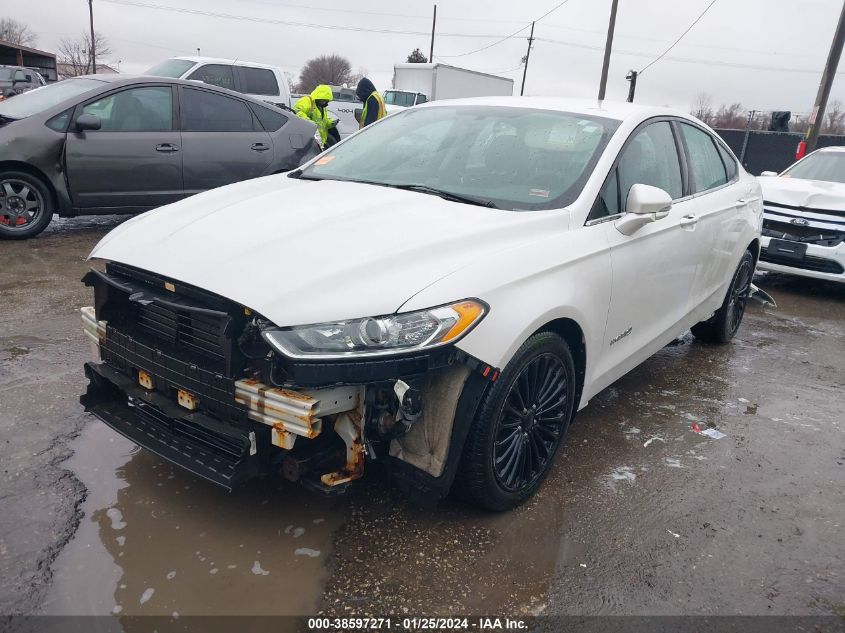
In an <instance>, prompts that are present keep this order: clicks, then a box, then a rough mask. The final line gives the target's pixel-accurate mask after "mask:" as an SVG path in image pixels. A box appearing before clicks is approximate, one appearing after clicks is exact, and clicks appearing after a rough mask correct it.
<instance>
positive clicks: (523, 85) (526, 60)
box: [519, 22, 534, 97]
mask: <svg viewBox="0 0 845 633" xmlns="http://www.w3.org/2000/svg"><path fill="white" fill-rule="evenodd" d="M533 42H534V23H533V22H532V23H531V35H529V36H528V52H527V53H525V68H523V69H522V88H520V89H519V96H520V97H521V96H522V95H523V93H524V92H525V76H526V75H527V74H528V58H529V57H531V44H532V43H533Z"/></svg>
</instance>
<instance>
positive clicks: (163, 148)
mask: <svg viewBox="0 0 845 633" xmlns="http://www.w3.org/2000/svg"><path fill="white" fill-rule="evenodd" d="M156 151H157V152H164V153H169V152H178V151H179V147H178V146H177V145H174V144H173V143H160V144H159V145H156Z"/></svg>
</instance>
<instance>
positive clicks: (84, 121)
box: [76, 113, 103, 132]
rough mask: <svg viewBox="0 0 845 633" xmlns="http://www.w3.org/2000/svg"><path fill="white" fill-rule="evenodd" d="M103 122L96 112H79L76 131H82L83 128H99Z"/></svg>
mask: <svg viewBox="0 0 845 633" xmlns="http://www.w3.org/2000/svg"><path fill="white" fill-rule="evenodd" d="M102 124H103V122H102V121H100V117H98V116H97V115H96V114H88V113H86V114H80V115H79V117H78V118H77V119H76V131H77V132H84V131H85V130H99V129H100V127H101V126H102Z"/></svg>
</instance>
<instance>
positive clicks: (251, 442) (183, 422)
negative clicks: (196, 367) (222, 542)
mask: <svg viewBox="0 0 845 633" xmlns="http://www.w3.org/2000/svg"><path fill="white" fill-rule="evenodd" d="M85 375H86V376H87V377H88V379H89V381H90V383H89V385H88V390H87V392H86V393H85V394H84V395H83V396H82V397H80V399H79V400H80V402H81V403H82V405H83V406H84V407H85V410H86V411H88V412H90V413H92V414H94V415H95V416H96V417H97V418H99V419H100V420H102V421H103V422H104V423H105V424H106V425H107V426H109V427H111V428H112V429H114V430H115V431H117V432H118V433H120V434H121V435H123V436H124V437H126V438H128V439H129V440H131V441H133V442H135V443H136V444H138V445H139V446H141V447H143V448H146V449H147V450H149V451H152V452H153V453H155V454H156V455H158V456H160V457H163V458H164V459H166V460H168V461H170V462H173V463H174V464H176V465H177V466H181V467H182V468H184V469H186V470H188V471H190V472H192V473H194V474H195V475H198V476H199V477H202V478H203V479H207V480H208V481H211V482H212V483H215V484H217V485H219V486H222V487H223V488H226V489H227V490H232V489H233V488H234V487H235V486H236V485H238V484H239V483H241V482H243V481H246V480H248V479H251V478H253V477H256V476H258V475H259V474H261V472H262V471H263V470H264V469H265V467H266V466H267V464H268V462H269V459H268V458H269V456H268V455H266V454H265V451H263V450H260V446H261V445H262V444H263V445H264V446H266V445H268V444H269V429H268V430H267V431H265V432H264V433H265V434H266V436H267V437H265V438H264V439H265V440H266V441H265V442H261V434H262V429H260V428H255V429H250V430H246V429H238V428H235V427H233V426H231V425H226V424H223V423H221V422H219V421H217V420H215V419H213V418H211V417H209V416H206V415H203V414H201V413H191V412H188V411H186V410H185V409H181V408H180V407H179V406H178V405H175V404H173V403H171V402H170V401H168V400H167V399H166V398H165V397H163V396H161V395H159V394H157V393H155V392H148V391H145V390H144V389H141V388H140V387H137V386H136V385H135V384H134V383H133V382H132V381H131V380H130V379H129V378H128V377H126V376H124V375H123V374H121V373H119V372H117V371H115V370H113V369H111V368H110V367H108V366H106V365H104V364H95V363H86V364H85Z"/></svg>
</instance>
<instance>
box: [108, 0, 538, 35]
mask: <svg viewBox="0 0 845 633" xmlns="http://www.w3.org/2000/svg"><path fill="white" fill-rule="evenodd" d="M102 2H107V3H110V4H118V5H123V6H131V7H140V8H143V9H157V10H160V11H170V12H172V13H184V14H188V15H202V16H205V17H212V18H221V19H226V20H239V21H242V22H255V23H258V24H276V25H283V26H300V27H305V28H312V29H328V30H333V31H356V32H364V33H383V34H389V35H415V36H419V35H425V36H428V35H430V32H428V31H408V30H395V29H378V28H366V27H360V26H342V25H335V24H320V23H313V22H297V21H294V20H279V19H275V18H264V17H255V16H249V15H239V14H235V13H219V12H217V11H207V10H204V9H188V8H185V7H172V6H167V5H162V4H153V3H149V2H140V1H138V0H102ZM526 28H528V27H527V26H526V27H524V28H523V29H520V30H521V31H522V30H525V29H526ZM438 35H439V36H440V37H476V38H482V39H484V38H488V39H489V38H497V37H502V36H501V35H490V34H482V33H438ZM506 37H509V36H506Z"/></svg>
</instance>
